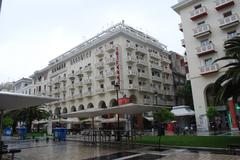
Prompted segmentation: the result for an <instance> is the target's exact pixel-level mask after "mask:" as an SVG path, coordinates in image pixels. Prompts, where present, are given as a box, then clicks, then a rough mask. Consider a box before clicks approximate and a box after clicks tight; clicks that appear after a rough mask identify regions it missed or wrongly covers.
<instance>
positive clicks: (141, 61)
mask: <svg viewBox="0 0 240 160" xmlns="http://www.w3.org/2000/svg"><path fill="white" fill-rule="evenodd" d="M137 64H139V65H143V66H147V61H146V60H142V59H138V60H137Z"/></svg>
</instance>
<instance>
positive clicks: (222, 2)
mask: <svg viewBox="0 0 240 160" xmlns="http://www.w3.org/2000/svg"><path fill="white" fill-rule="evenodd" d="M215 2H216V7H215V8H216V10H218V11H219V10H221V9H224V8H227V7H230V6H232V5H234V0H216V1H215Z"/></svg>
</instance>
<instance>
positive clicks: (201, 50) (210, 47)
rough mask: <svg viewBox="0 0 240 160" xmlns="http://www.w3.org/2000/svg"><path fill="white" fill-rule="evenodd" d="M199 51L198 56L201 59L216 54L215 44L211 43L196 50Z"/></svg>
mask: <svg viewBox="0 0 240 160" xmlns="http://www.w3.org/2000/svg"><path fill="white" fill-rule="evenodd" d="M196 50H197V55H198V56H199V57H200V56H203V55H207V54H210V53H215V52H216V51H215V47H214V44H213V43H209V44H207V45H203V46H201V47H198V48H196Z"/></svg>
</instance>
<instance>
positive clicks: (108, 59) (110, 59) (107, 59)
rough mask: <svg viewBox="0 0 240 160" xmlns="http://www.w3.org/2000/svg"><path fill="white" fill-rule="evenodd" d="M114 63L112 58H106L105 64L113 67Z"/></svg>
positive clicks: (114, 60)
mask: <svg viewBox="0 0 240 160" xmlns="http://www.w3.org/2000/svg"><path fill="white" fill-rule="evenodd" d="M115 63H116V59H115V58H114V57H111V58H106V64H108V65H113V64H115Z"/></svg>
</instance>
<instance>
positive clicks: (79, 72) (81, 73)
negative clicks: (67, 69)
mask: <svg viewBox="0 0 240 160" xmlns="http://www.w3.org/2000/svg"><path fill="white" fill-rule="evenodd" d="M75 74H76V75H77V76H81V75H83V71H82V70H78V71H76V72H75Z"/></svg>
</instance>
